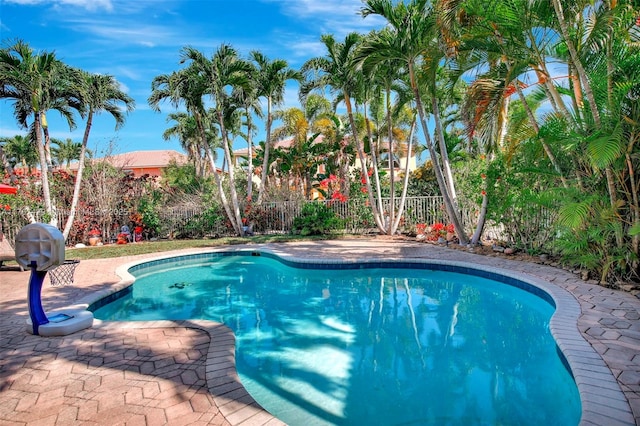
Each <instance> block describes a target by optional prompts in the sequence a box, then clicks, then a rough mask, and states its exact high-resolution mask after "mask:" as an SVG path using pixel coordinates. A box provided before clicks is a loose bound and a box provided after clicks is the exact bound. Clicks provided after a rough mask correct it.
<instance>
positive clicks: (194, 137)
mask: <svg viewBox="0 0 640 426" xmlns="http://www.w3.org/2000/svg"><path fill="white" fill-rule="evenodd" d="M167 122H174V123H175V124H174V125H173V126H172V127H169V128H168V129H166V130H165V131H164V132H163V133H162V138H163V139H164V140H169V139H171V138H173V137H175V138H178V141H179V142H180V146H182V149H184V150H185V151H186V152H187V157H188V159H189V162H190V163H192V164H193V166H194V169H195V173H196V176H199V177H203V176H204V174H205V164H204V162H203V159H204V158H205V156H206V154H205V153H204V149H203V148H202V147H201V140H200V135H199V133H198V126H197V124H196V120H195V118H194V117H193V116H191V115H189V114H187V113H186V112H172V113H169V114H168V115H167Z"/></svg>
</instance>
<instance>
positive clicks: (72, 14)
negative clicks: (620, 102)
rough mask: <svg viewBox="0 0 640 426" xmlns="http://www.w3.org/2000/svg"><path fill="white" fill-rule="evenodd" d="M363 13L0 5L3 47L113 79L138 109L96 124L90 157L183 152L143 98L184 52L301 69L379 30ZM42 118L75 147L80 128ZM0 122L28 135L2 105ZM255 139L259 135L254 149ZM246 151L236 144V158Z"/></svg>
mask: <svg viewBox="0 0 640 426" xmlns="http://www.w3.org/2000/svg"><path fill="white" fill-rule="evenodd" d="M361 6H362V3H361V1H360V0H0V34H1V35H2V43H3V46H6V45H7V44H8V43H11V41H12V40H15V39H22V40H24V41H25V42H27V43H28V44H29V45H30V46H31V47H32V48H33V49H34V50H36V51H54V52H55V54H56V56H57V58H58V59H60V60H62V61H63V62H64V63H66V64H68V65H71V66H74V67H78V68H81V69H83V70H85V71H88V72H92V73H100V74H111V75H113V76H114V77H115V78H116V79H117V80H118V81H119V82H120V83H121V84H122V88H123V90H124V91H125V92H127V93H128V94H129V96H131V97H132V98H133V99H135V101H136V110H135V111H134V112H132V113H130V114H129V115H128V116H127V121H126V124H125V125H124V127H123V128H122V129H120V130H118V131H115V129H114V127H115V122H114V120H113V118H112V117H111V116H109V115H105V114H102V115H99V116H97V117H96V119H95V120H94V126H93V128H92V132H91V138H90V141H89V149H92V150H93V151H94V152H95V154H96V155H98V156H101V154H104V153H105V152H106V151H112V152H113V153H120V152H128V151H136V150H151V149H176V150H180V144H179V143H178V141H177V140H171V141H165V140H164V139H163V138H162V133H163V131H164V130H165V129H166V128H167V127H168V126H169V124H168V123H167V122H166V114H167V113H169V112H171V111H173V109H172V108H171V106H170V105H168V104H163V105H162V112H161V113H156V112H154V111H152V110H151V108H150V107H149V106H148V104H147V98H148V96H149V94H150V91H151V81H152V80H153V78H154V77H155V76H157V75H160V74H166V73H170V72H172V71H175V70H178V69H180V68H181V67H182V66H181V65H180V64H179V51H180V49H181V48H182V47H183V46H186V45H190V46H193V47H195V48H197V49H199V50H200V51H202V52H203V53H204V54H205V55H206V56H209V57H210V56H211V54H212V53H213V52H214V51H215V50H216V49H217V47H218V46H220V45H221V44H222V43H228V44H231V45H232V46H233V47H234V48H236V49H237V50H238V51H239V53H240V54H241V55H242V56H245V57H246V56H247V55H248V53H249V52H250V51H251V50H259V51H261V52H262V53H263V54H265V55H266V56H267V57H268V58H270V59H276V58H279V59H285V60H287V61H288V62H289V66H291V67H292V68H298V67H300V65H302V63H304V62H305V61H306V60H307V59H309V58H312V57H315V56H322V55H324V53H325V51H324V46H323V45H322V44H321V42H320V36H321V35H322V34H326V33H331V34H333V35H334V36H335V37H336V39H338V40H341V39H343V38H344V36H345V35H346V34H347V33H349V32H352V31H357V32H361V33H366V32H368V31H369V30H371V29H373V28H381V27H382V25H383V21H381V20H380V19H379V18H376V17H367V18H362V16H360V15H359V14H358V11H359V10H360V8H361ZM297 99H298V94H297V86H292V85H290V87H289V88H288V90H287V93H286V101H285V106H298V105H299V104H298V101H297ZM47 118H48V119H49V125H50V131H51V134H52V137H55V138H59V139H66V138H71V139H73V140H74V141H76V142H80V141H81V140H82V133H83V131H84V122H82V121H81V120H80V119H79V118H78V128H77V129H76V130H74V131H70V130H69V128H68V126H67V125H66V123H65V122H63V121H62V120H60V119H59V115H58V114H57V113H55V112H51V113H50V114H49V115H48V117H47ZM0 120H1V121H0V136H3V137H4V136H14V135H16V134H24V133H25V130H23V129H20V128H19V127H18V126H17V124H16V122H15V119H14V118H13V115H12V107H11V104H10V103H9V102H6V101H0ZM262 139H264V133H263V132H261V133H260V134H259V135H258V138H257V140H262ZM111 141H113V143H111ZM244 146H246V142H245V141H244V140H240V139H239V140H237V141H236V142H235V145H234V148H241V147H244ZM110 147H112V148H110Z"/></svg>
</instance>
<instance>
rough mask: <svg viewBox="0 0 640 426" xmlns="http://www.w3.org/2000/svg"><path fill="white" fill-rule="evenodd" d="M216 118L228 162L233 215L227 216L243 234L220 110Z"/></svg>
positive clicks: (241, 234)
mask: <svg viewBox="0 0 640 426" xmlns="http://www.w3.org/2000/svg"><path fill="white" fill-rule="evenodd" d="M218 120H219V123H218V124H219V125H220V133H221V134H222V148H223V150H224V158H225V159H226V161H227V163H228V164H229V197H230V198H231V205H232V207H233V212H232V213H233V216H231V217H229V220H231V222H232V223H233V222H235V223H234V228H236V229H238V230H239V231H240V232H239V235H240V236H241V237H242V236H244V230H243V228H242V216H241V215H240V204H239V203H238V192H237V190H236V180H235V174H234V170H233V167H231V150H230V149H229V137H228V136H227V131H226V129H225V127H224V116H223V114H222V111H218Z"/></svg>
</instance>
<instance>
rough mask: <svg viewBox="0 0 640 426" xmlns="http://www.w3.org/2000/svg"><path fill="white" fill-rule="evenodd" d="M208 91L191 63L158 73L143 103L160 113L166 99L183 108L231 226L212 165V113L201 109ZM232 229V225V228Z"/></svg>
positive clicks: (231, 213)
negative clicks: (168, 71)
mask: <svg viewBox="0 0 640 426" xmlns="http://www.w3.org/2000/svg"><path fill="white" fill-rule="evenodd" d="M208 91H209V89H208V81H207V78H206V77H205V75H204V74H203V73H201V72H200V69H199V68H198V67H196V66H195V65H194V64H190V65H189V66H188V67H187V68H184V69H182V70H180V71H174V72H172V73H171V74H161V75H158V76H156V77H155V78H154V79H153V81H152V82H151V95H150V96H149V98H148V100H147V102H148V103H149V105H150V106H151V108H153V109H154V110H156V111H160V103H161V102H163V101H166V100H168V101H169V102H170V104H171V105H172V106H173V107H174V108H178V107H179V106H181V105H184V106H185V107H186V109H187V113H188V114H189V115H190V116H191V117H193V120H194V121H195V125H196V129H197V132H198V135H199V137H200V140H201V142H200V147H201V148H202V149H204V151H205V155H206V157H207V159H208V161H209V167H210V168H211V173H212V174H213V177H214V180H215V182H216V187H217V188H218V195H219V196H220V202H221V203H222V207H223V208H224V210H225V214H226V215H227V218H229V220H230V221H231V223H232V224H234V223H235V220H233V218H234V217H235V215H234V213H233V211H232V210H231V206H230V205H229V201H228V199H227V195H226V193H225V191H224V188H223V186H222V179H221V177H220V176H219V174H218V168H217V166H216V159H217V157H216V155H215V153H214V149H215V148H216V147H217V142H218V140H217V136H216V132H215V131H214V128H213V121H214V120H213V119H212V116H213V115H214V114H211V113H209V112H208V111H207V110H205V107H204V101H203V97H204V96H205V94H207V93H208ZM234 229H235V225H234Z"/></svg>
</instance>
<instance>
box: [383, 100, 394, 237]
mask: <svg viewBox="0 0 640 426" xmlns="http://www.w3.org/2000/svg"><path fill="white" fill-rule="evenodd" d="M390 97H391V90H389V88H387V96H386V100H385V101H386V102H385V104H386V105H385V106H386V109H387V138H389V148H388V149H389V153H388V154H389V186H390V194H389V223H388V224H385V225H386V230H387V234H388V235H393V230H392V229H391V228H392V227H393V224H394V223H395V210H396V194H395V192H396V191H395V189H396V187H395V180H396V175H395V163H394V161H393V156H394V153H393V128H392V125H393V123H392V122H391V99H390Z"/></svg>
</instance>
